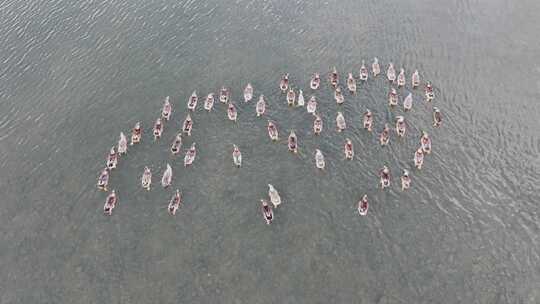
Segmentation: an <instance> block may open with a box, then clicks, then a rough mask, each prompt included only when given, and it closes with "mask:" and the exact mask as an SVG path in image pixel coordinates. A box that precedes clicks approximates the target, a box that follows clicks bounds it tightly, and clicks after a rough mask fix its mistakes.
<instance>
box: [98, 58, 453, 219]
mask: <svg viewBox="0 0 540 304" xmlns="http://www.w3.org/2000/svg"><path fill="white" fill-rule="evenodd" d="M371 72H372V76H373V77H377V76H378V75H379V74H380V73H381V68H380V65H379V62H378V60H377V58H374V60H373V63H372V65H371ZM368 77H369V72H368V69H367V67H366V65H365V62H364V60H362V65H361V67H360V73H359V80H360V81H362V82H366V81H367V80H368ZM386 77H387V78H388V81H389V82H390V84H391V86H390V91H389V93H388V104H389V106H390V107H391V108H394V107H396V106H398V99H399V96H398V93H397V90H396V88H395V87H394V84H396V85H397V87H398V88H400V87H404V86H405V85H406V77H405V70H404V69H403V68H401V69H400V72H399V73H398V74H396V69H395V68H394V65H393V64H392V63H391V62H390V63H389V65H388V69H387V71H386ZM328 80H329V82H330V85H331V87H332V88H333V90H334V99H335V101H336V103H337V104H338V105H339V104H343V103H344V102H345V97H344V95H343V92H342V88H341V86H340V85H339V75H338V72H337V70H336V68H335V67H334V68H333V69H332V71H331V72H330V73H329V76H328ZM309 85H310V88H311V90H312V91H316V90H318V89H319V87H320V85H321V77H320V74H319V73H315V74H313V75H312V77H311V81H310V84H309ZM419 86H420V74H419V72H418V70H415V71H414V72H413V73H412V75H411V87H412V89H416V88H418V87H419ZM279 87H280V90H281V91H282V92H283V93H285V94H286V100H287V104H288V105H289V106H296V107H304V105H305V106H306V110H307V112H308V113H311V114H313V115H314V117H315V118H314V121H313V132H314V134H315V135H319V134H320V133H321V132H322V130H323V121H322V119H321V116H320V115H319V114H317V99H316V97H315V95H313V96H311V98H309V100H308V101H307V103H306V102H305V99H304V95H303V92H302V90H298V95H297V92H296V91H294V89H293V88H290V87H289V74H284V75H283V76H282V77H281V80H280V82H279ZM346 87H347V90H348V91H349V92H350V93H351V94H356V90H357V84H356V78H355V77H354V76H353V74H352V73H348V76H347V79H346ZM253 91H254V89H253V86H252V85H251V84H249V83H248V84H247V86H246V87H245V88H244V102H245V103H247V102H249V101H251V100H252V99H253V96H254V95H253ZM424 94H425V99H426V101H429V102H431V101H432V100H433V99H434V97H435V95H434V91H433V86H432V85H431V83H430V82H429V81H428V82H426V83H425V85H424ZM198 100H199V98H198V96H197V93H196V92H195V91H194V92H193V93H192V94H191V96H190V97H189V99H188V101H187V108H188V110H189V111H191V112H193V111H195V109H196V108H197V103H198ZM219 101H220V102H221V103H224V104H227V116H228V118H229V120H231V121H236V120H237V116H238V115H237V110H236V106H235V105H234V104H233V103H232V102H231V93H230V90H229V89H228V88H227V87H222V88H221V90H220V91H219ZM412 106H413V96H412V93H410V92H409V93H408V95H407V96H405V97H404V98H403V108H404V110H405V111H409V110H411V109H412ZM213 107H214V93H210V94H208V95H207V96H206V99H205V101H204V109H205V110H207V111H211V110H212V109H213ZM255 111H256V114H257V116H263V115H264V113H265V111H266V100H265V97H264V95H260V96H259V99H258V101H257V103H256V106H255ZM171 114H172V105H171V102H170V98H169V97H166V98H165V101H164V104H163V107H162V110H161V115H160V117H159V118H158V119H157V120H156V121H155V123H154V126H153V130H152V133H153V136H154V140H158V139H159V138H161V135H162V133H163V127H164V122H165V121H168V120H169V119H170V118H171ZM335 121H336V128H337V131H338V132H342V131H344V130H345V129H346V128H347V124H346V121H345V117H344V115H343V113H342V112H340V111H338V112H337V115H336V120H335ZM441 123H442V115H441V112H440V110H439V109H438V108H437V107H433V126H434V127H438V126H440V125H441ZM192 128H193V119H192V118H191V115H190V114H189V113H188V114H187V116H186V118H185V119H184V122H183V124H182V130H181V131H180V132H179V133H178V134H177V135H176V136H175V138H174V140H173V142H172V145H171V148H170V151H171V153H172V154H173V155H178V154H180V153H181V152H182V149H181V148H182V144H183V136H184V135H186V136H191V131H192ZM363 128H364V129H365V130H367V131H368V132H372V131H373V114H372V113H371V111H370V110H369V109H367V110H366V111H365V113H364V115H363ZM406 130H407V126H406V123H405V118H404V117H403V116H397V117H396V120H395V132H396V134H397V136H398V137H404V136H405V134H406ZM267 131H268V136H269V137H270V139H271V140H272V141H277V140H278V139H279V132H278V128H277V125H276V123H275V122H273V121H271V120H268V126H267ZM391 132H392V130H391V127H390V125H389V124H388V123H386V124H385V125H384V128H383V130H382V132H381V133H380V135H379V142H380V144H381V146H386V145H388V143H389V141H390V133H391ZM141 138H142V128H141V123H140V122H137V123H136V124H135V126H134V127H133V129H132V131H131V142H130V145H132V146H133V145H135V144H138V143H140V142H141ZM287 146H288V149H289V151H291V152H292V153H298V139H297V136H296V134H295V132H294V131H291V132H290V134H289V136H288V140H287ZM127 149H128V139H127V137H126V136H125V134H124V133H123V132H120V139H119V140H118V145H117V146H113V147H112V148H111V150H110V152H109V155H108V156H107V164H106V167H105V168H104V169H103V170H102V171H101V173H100V175H99V178H98V183H97V187H98V188H99V189H100V190H103V191H107V190H108V188H107V187H108V184H109V175H110V172H111V171H112V170H113V169H115V168H116V167H117V164H118V159H119V157H120V156H121V155H123V154H126V153H127ZM343 152H344V155H345V158H346V159H347V160H352V159H353V158H354V145H353V142H352V141H351V140H350V139H349V138H346V139H345V143H344V145H343ZM430 153H431V138H430V137H429V135H428V133H426V132H423V134H422V136H421V138H420V145H419V147H418V149H417V150H416V151H415V152H414V164H415V167H416V168H417V169H421V168H422V164H423V163H424V156H425V155H428V154H430ZM196 156H197V146H196V143H195V142H193V143H192V144H191V146H190V147H189V148H188V149H187V150H186V152H185V155H184V166H185V167H187V166H190V165H191V164H193V162H194V161H195V158H196ZM232 159H233V163H234V165H235V166H237V167H241V166H242V153H241V152H240V148H239V147H238V146H236V145H233V151H232ZM315 166H316V167H317V168H318V169H320V170H324V168H325V166H326V164H325V159H324V154H323V153H322V152H321V150H319V149H316V150H315ZM172 176H173V172H172V168H171V166H170V165H169V164H167V165H166V169H165V171H164V172H163V175H162V178H161V185H162V187H163V188H167V187H169V186H170V185H171V183H172ZM379 177H380V187H381V189H385V188H387V187H389V186H390V181H391V175H390V169H389V168H388V167H387V166H383V167H382V168H381V169H380V170H379ZM151 184H152V171H151V170H150V168H148V167H145V168H144V172H143V174H142V177H141V186H142V187H143V188H144V189H146V190H150V186H151ZM410 185H411V177H410V174H409V172H408V170H406V169H403V172H402V175H401V189H402V190H403V191H404V190H407V189H409V188H410ZM268 197H269V201H268V200H267V199H261V211H262V214H263V217H264V220H265V221H266V223H267V224H270V223H272V221H273V220H274V211H273V209H274V208H277V207H278V206H279V205H280V204H281V197H280V195H279V192H278V191H277V190H276V188H275V187H274V186H273V185H271V184H268ZM117 203H118V195H117V193H116V191H115V190H112V191H111V192H110V193H109V195H108V196H107V198H106V200H105V205H104V207H103V210H104V214H106V215H112V211H113V209H114V208H115V207H116V205H117ZM181 204H182V193H181V192H180V190H179V189H177V190H176V191H175V192H174V193H173V196H172V198H171V199H170V202H169V205H168V212H169V213H170V214H171V215H175V214H176V211H177V210H178V208H179V207H180V206H181ZM272 206H273V207H272ZM368 209H369V201H368V196H367V195H363V197H362V198H361V199H360V201H359V202H358V212H359V214H360V215H366V214H367V212H368Z"/></svg>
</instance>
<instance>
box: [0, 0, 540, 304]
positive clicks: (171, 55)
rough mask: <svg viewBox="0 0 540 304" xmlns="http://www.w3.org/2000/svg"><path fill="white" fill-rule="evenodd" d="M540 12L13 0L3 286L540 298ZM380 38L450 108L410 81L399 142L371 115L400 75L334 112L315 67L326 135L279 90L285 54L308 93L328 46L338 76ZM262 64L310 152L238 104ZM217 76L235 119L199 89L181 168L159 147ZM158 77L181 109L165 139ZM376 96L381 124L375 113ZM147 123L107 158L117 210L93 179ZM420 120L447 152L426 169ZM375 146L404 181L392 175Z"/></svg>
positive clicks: (307, 297)
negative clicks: (153, 130)
mask: <svg viewBox="0 0 540 304" xmlns="http://www.w3.org/2000/svg"><path fill="white" fill-rule="evenodd" d="M539 14H540V3H539V2H537V1H532V0H525V1H519V2H508V1H500V0H494V1H487V0H480V1H451V2H444V3H443V2H440V1H420V0H418V1H414V0H407V1H353V0H345V1H272V2H271V1H236V2H232V1H189V2H186V1H169V0H162V1H157V0H155V1H140V0H134V1H125V0H124V1H76V2H70V1H65V0H58V1H21V0H8V1H4V2H2V3H0V29H1V30H2V31H0V42H1V43H0V170H1V174H0V195H1V198H0V273H2V284H0V303H103V302H108V303H173V302H174V303H328V302H333V303H538V302H539V301H540V293H539V291H538V286H539V285H538V282H540V269H539V268H538V265H539V264H540V240H539V237H538V235H539V232H540V225H539V221H540V219H539V212H540V209H539V207H538V202H539V201H540V195H539V194H538V190H539V186H538V184H539V182H540V157H539V154H540V137H539V135H538V132H537V129H538V128H539V127H540V123H539V122H538V118H539V117H540V111H539V110H538V100H540V95H539V93H538V92H539V90H540V82H539V80H538V79H540V64H539V62H538V54H539V53H540V42H539V41H540V40H538V39H537V34H538V33H539V32H540V22H538V18H537V16H538V15H539ZM374 56H377V57H378V58H379V59H380V61H381V64H382V65H383V69H386V65H387V63H388V62H389V61H392V62H394V63H395V64H396V66H397V67H401V66H404V67H405V69H406V70H407V76H409V75H410V72H411V71H412V70H413V69H415V68H418V69H419V70H420V72H421V74H422V77H423V78H427V79H430V80H431V81H432V82H433V83H434V85H435V92H436V95H437V97H436V100H435V101H434V105H436V106H438V107H439V108H440V109H441V110H442V111H443V114H444V118H445V120H444V123H443V127H441V128H440V129H433V127H432V126H431V110H432V105H431V104H428V103H425V102H421V101H420V97H421V93H420V91H418V90H417V92H415V98H416V101H418V102H417V103H415V105H414V108H413V111H412V112H410V113H407V114H405V116H406V119H407V122H408V124H409V131H408V132H409V133H408V134H407V137H406V138H405V139H403V140H398V139H396V137H395V135H392V139H391V144H390V146H389V147H386V148H381V147H380V146H379V145H378V140H377V137H376V136H377V134H378V132H380V130H381V128H382V126H383V125H384V123H385V122H388V121H393V120H394V119H395V117H396V115H400V114H402V110H401V109H396V110H390V109H389V108H388V106H387V102H386V94H387V92H388V91H387V90H388V87H389V86H388V83H387V82H386V81H384V80H383V78H382V77H380V78H378V79H375V80H374V79H372V78H370V80H369V82H368V83H367V84H366V85H359V93H358V94H357V95H356V96H351V95H349V94H348V93H346V94H345V99H346V101H345V104H344V105H342V106H339V107H338V106H337V105H336V103H335V102H334V100H333V95H332V91H331V89H330V88H329V87H328V84H327V82H326V80H324V81H323V86H322V87H323V89H322V90H321V91H319V92H317V93H316V95H317V97H318V99H319V105H318V106H319V109H320V110H319V112H320V113H321V115H322V116H323V119H324V123H325V130H324V131H323V134H322V135H321V136H319V137H316V136H314V135H313V134H312V130H311V126H312V121H313V118H312V116H311V115H308V114H307V113H306V112H305V109H298V108H297V109H291V108H288V107H287V105H286V101H285V96H284V95H282V94H281V93H280V92H279V89H278V83H279V78H280V76H281V75H282V74H283V73H286V72H288V73H290V75H291V85H292V86H293V87H295V88H302V89H304V92H305V95H306V101H307V98H308V97H309V96H311V94H310V93H308V92H310V90H309V87H308V81H309V77H310V75H311V74H312V73H314V72H320V73H324V74H326V73H327V72H328V71H329V69H330V67H332V66H334V65H335V66H336V67H337V68H338V70H339V71H340V73H341V77H342V78H341V80H342V81H343V80H344V77H345V73H346V72H354V73H355V74H356V75H357V74H358V69H359V67H360V63H361V60H362V59H365V60H366V61H367V62H369V63H371V60H372V58H373V57H374ZM248 81H249V82H251V83H252V84H253V85H254V87H255V95H256V96H257V97H258V96H259V94H264V95H265V96H266V97H267V102H268V107H267V118H269V119H272V120H274V121H276V123H277V124H278V127H279V129H280V131H281V137H283V138H284V137H285V135H286V133H288V132H287V131H288V130H291V129H294V130H295V131H296V134H297V135H298V137H299V144H300V153H299V155H298V156H294V155H292V154H291V153H289V152H287V147H286V143H285V141H284V140H282V141H280V142H278V143H272V142H271V141H270V140H269V138H268V136H267V134H266V118H264V119H260V118H257V117H256V116H255V102H251V103H249V104H244V103H242V102H240V101H241V100H242V97H241V94H242V89H243V87H244V86H245V84H246V83H247V82H248ZM222 85H226V86H228V87H231V88H232V97H233V100H234V101H235V102H236V104H237V106H238V110H239V117H238V119H239V121H238V122H237V123H236V124H234V123H232V122H230V121H228V120H227V117H226V111H225V107H224V106H223V105H222V104H219V103H216V109H215V111H213V112H211V113H207V112H206V111H204V110H203V109H202V104H201V103H200V104H199V106H198V110H197V111H196V112H195V113H194V114H193V118H194V120H195V126H194V130H193V136H192V137H191V138H186V139H185V142H184V147H187V146H188V144H189V143H191V142H193V141H196V142H197V145H198V148H199V150H198V155H197V160H196V161H195V164H194V166H192V167H190V168H184V167H183V165H182V159H181V158H180V157H176V158H174V157H172V156H171V155H170V152H169V146H170V144H171V142H172V140H173V138H174V135H175V133H176V132H177V131H178V130H179V129H180V126H181V123H182V121H183V119H184V118H185V116H186V114H187V109H186V101H187V98H188V97H189V95H190V94H191V92H192V91H193V90H197V92H199V96H202V95H206V94H207V93H208V92H216V93H217V91H218V89H219V88H220V87H221V86H222ZM406 91H407V90H400V94H404V93H405V92H406ZM167 95H170V96H171V98H172V101H173V107H174V112H173V115H172V122H169V123H167V124H166V125H165V132H164V135H163V138H162V139H161V140H159V141H158V142H153V141H152V140H151V139H150V137H149V133H150V127H151V124H152V122H153V121H154V120H155V119H156V118H157V117H158V115H159V113H160V108H161V105H162V101H163V98H164V97H165V96H167ZM366 108H369V109H371V110H372V111H373V113H374V115H375V130H376V134H369V133H367V132H365V131H364V130H362V129H361V115H362V113H363V111H364V110H365V109H366ZM338 109H339V110H340V111H342V112H344V114H345V118H346V119H347V123H348V126H349V128H348V129H347V130H346V131H345V132H344V133H337V132H336V131H335V130H334V126H335V122H334V119H335V114H336V111H338ZM136 121H141V122H142V123H143V126H144V128H145V130H144V132H145V134H146V136H145V137H143V142H142V143H141V144H140V145H138V146H135V147H130V149H129V152H128V155H127V156H126V157H122V158H121V160H120V164H119V168H118V169H117V170H115V171H114V172H113V174H112V178H111V188H115V189H116V191H117V192H118V194H119V204H118V206H117V208H116V209H115V210H114V214H113V216H111V217H105V216H103V214H102V208H103V203H104V199H105V196H106V194H104V193H102V192H98V191H97V189H96V187H95V183H96V178H97V174H98V172H99V170H100V169H101V168H102V167H103V166H104V165H105V157H106V154H107V151H108V149H109V148H110V147H111V146H112V145H114V144H115V143H116V141H117V139H118V135H119V132H120V131H123V132H125V133H128V132H129V130H130V128H131V127H132V126H133V125H134V123H135V122H136ZM422 130H426V131H428V132H429V133H430V134H431V136H432V139H433V149H434V152H433V153H432V155H430V156H429V157H428V158H427V159H426V162H425V166H424V168H423V169H422V171H421V172H418V171H416V170H414V169H413V164H412V156H413V151H414V150H415V148H416V147H417V145H418V138H419V136H420V133H421V131H422ZM346 137H349V138H351V139H352V140H353V142H354V145H355V150H356V158H355V160H354V161H352V162H347V161H345V160H343V154H342V151H341V149H342V145H343V142H344V140H345V138H346ZM233 143H234V144H237V145H238V146H239V147H240V148H241V150H242V153H243V158H244V163H243V167H242V168H241V169H237V168H235V167H234V166H233V163H232V157H231V152H232V144H233ZM315 149H321V150H322V151H323V152H324V153H325V156H326V162H327V169H326V170H325V172H320V171H317V170H316V169H315V164H314V158H313V156H314V151H315ZM167 162H169V163H170V164H171V165H172V167H173V171H174V179H173V189H176V188H180V189H181V190H182V191H183V193H184V202H185V204H184V206H183V207H182V208H181V209H180V210H179V212H178V214H177V215H176V216H175V217H171V216H169V215H168V214H167V212H166V206H167V204H168V200H169V198H170V196H171V195H172V191H173V189H168V190H163V189H162V188H161V187H159V186H158V185H157V182H158V179H159V178H160V177H161V172H162V171H163V169H164V167H165V165H166V163H167ZM384 164H387V165H388V166H389V167H390V169H391V170H392V173H393V176H394V181H393V185H392V187H391V189H390V190H388V191H384V192H382V191H381V190H379V189H377V182H378V180H377V170H378V169H379V168H380V167H381V166H382V165H384ZM144 166H149V167H151V168H152V169H153V171H154V176H155V179H154V183H155V187H154V188H153V189H152V191H150V192H146V191H144V190H142V189H141V188H140V186H139V185H140V176H141V174H142V171H143V168H144ZM403 168H407V169H410V171H411V173H412V178H413V184H412V189H411V190H410V191H408V192H405V193H403V192H401V190H400V189H399V186H398V180H397V177H398V175H399V171H400V170H401V169H403ZM268 183H272V184H273V185H274V186H276V188H277V189H278V190H279V191H280V193H281V195H282V199H283V204H282V206H281V207H280V208H279V209H278V210H276V214H275V216H276V220H275V222H274V223H273V224H272V225H271V226H267V225H265V224H264V221H263V219H262V216H261V214H260V210H259V199H260V198H262V197H263V196H265V194H266V192H267V184H268ZM364 193H367V194H368V195H369V197H370V199H371V206H370V210H369V214H368V216H367V217H363V218H361V217H359V216H358V213H357V211H356V202H357V201H358V200H359V199H360V197H361V196H362V195H363V194H364Z"/></svg>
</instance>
